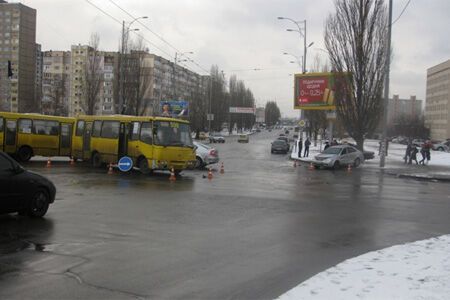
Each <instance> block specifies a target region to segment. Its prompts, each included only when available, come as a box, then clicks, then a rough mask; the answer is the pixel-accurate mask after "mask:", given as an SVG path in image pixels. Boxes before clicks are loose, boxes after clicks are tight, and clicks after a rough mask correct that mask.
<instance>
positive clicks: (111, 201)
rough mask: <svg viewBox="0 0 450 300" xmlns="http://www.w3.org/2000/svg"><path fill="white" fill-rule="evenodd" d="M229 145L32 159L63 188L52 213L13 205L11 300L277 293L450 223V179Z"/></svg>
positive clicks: (3, 250) (2, 287) (7, 246)
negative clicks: (148, 170)
mask: <svg viewBox="0 0 450 300" xmlns="http://www.w3.org/2000/svg"><path fill="white" fill-rule="evenodd" d="M276 135H277V132H272V133H268V132H262V133H258V134H257V135H255V136H252V137H251V138H250V143H249V144H238V143H237V142H236V140H235V139H234V140H233V139H229V140H227V142H226V143H225V144H215V146H216V147H217V148H218V149H219V152H220V157H221V159H222V160H223V161H224V162H225V174H223V175H221V174H219V172H214V178H213V180H211V181H209V180H208V179H205V178H203V177H204V175H206V172H205V171H189V172H184V173H183V174H184V175H183V177H182V178H181V179H179V180H177V181H176V182H174V183H170V182H169V181H168V174H155V175H153V176H144V175H140V174H139V173H138V172H133V173H131V174H118V173H116V174H114V175H107V174H106V170H104V169H99V170H94V169H92V168H90V167H88V166H83V165H77V166H75V167H70V166H68V165H67V163H54V164H53V167H52V168H50V169H46V168H45V167H44V165H45V162H30V163H28V164H26V165H25V166H26V167H27V168H29V169H31V170H34V171H37V172H39V173H41V174H44V175H46V176H48V177H49V178H50V179H51V180H52V181H53V182H54V183H55V185H56V186H57V189H58V193H57V199H56V202H55V203H54V204H53V205H52V206H51V207H50V210H49V213H48V214H47V216H46V217H45V218H44V219H38V220H33V219H28V218H26V217H19V216H17V215H7V216H0V299H105V298H109V299H133V298H149V299H160V298H164V299H229V298H237V299H272V298H274V297H277V296H279V295H280V294H282V293H284V292H285V291H287V290H289V289H290V288H292V287H294V286H296V285H297V284H299V283H300V282H301V281H303V280H305V279H307V278H309V277H310V276H312V275H314V274H316V273H317V272H320V271H322V270H324V269H326V268H328V267H331V266H333V265H335V264H337V263H339V262H341V261H342V260H344V259H347V258H350V257H353V256H357V255H360V254H363V253H365V252H368V251H371V250H375V249H380V248H384V247H387V246H391V245H394V244H399V243H404V242H410V241H414V240H419V239H424V238H429V237H432V236H436V235H441V234H446V233H449V232H450V219H449V218H448V216H449V213H450V206H449V202H450V196H449V195H448V191H449V185H448V183H437V182H426V181H414V180H407V179H399V178H395V177H391V176H388V175H383V174H380V173H378V172H377V171H376V170H374V169H369V168H364V167H363V168H359V169H356V170H354V171H353V172H352V173H348V172H346V171H344V170H342V171H328V170H315V171H309V170H308V169H307V167H306V166H300V167H297V168H293V166H292V162H291V161H289V160H288V158H287V156H286V155H272V154H270V141H271V140H272V139H273V138H274V137H275V136H276Z"/></svg>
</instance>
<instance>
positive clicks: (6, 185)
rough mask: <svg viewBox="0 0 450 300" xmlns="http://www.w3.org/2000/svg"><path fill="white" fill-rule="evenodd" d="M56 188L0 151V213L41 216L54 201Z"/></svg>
mask: <svg viewBox="0 0 450 300" xmlns="http://www.w3.org/2000/svg"><path fill="white" fill-rule="evenodd" d="M55 194H56V188H55V186H54V185H53V183H52V182H51V181H50V180H48V179H47V178H45V177H43V176H41V175H39V174H36V173H33V172H30V171H27V170H25V169H24V168H23V167H22V166H21V165H19V164H18V163H17V162H16V161H15V160H14V159H12V158H11V157H10V156H9V155H8V154H6V153H4V152H1V151H0V213H2V214H7V213H14V212H18V213H19V214H22V215H28V216H30V217H37V218H39V217H43V216H44V215H45V214H46V213H47V210H48V207H49V205H50V204H51V203H53V202H54V201H55Z"/></svg>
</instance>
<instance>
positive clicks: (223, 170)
mask: <svg viewBox="0 0 450 300" xmlns="http://www.w3.org/2000/svg"><path fill="white" fill-rule="evenodd" d="M223 173H225V169H224V168H223V162H222V165H221V166H220V174H223Z"/></svg>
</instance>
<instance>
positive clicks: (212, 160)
mask: <svg viewBox="0 0 450 300" xmlns="http://www.w3.org/2000/svg"><path fill="white" fill-rule="evenodd" d="M194 145H195V146H196V149H195V156H196V163H195V168H196V169H201V168H204V167H205V166H207V165H211V164H216V163H218V162H219V151H217V150H216V149H214V148H212V147H210V146H208V145H205V144H202V143H199V142H195V141H194Z"/></svg>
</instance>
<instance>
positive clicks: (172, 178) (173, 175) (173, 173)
mask: <svg viewBox="0 0 450 300" xmlns="http://www.w3.org/2000/svg"><path fill="white" fill-rule="evenodd" d="M176 180H177V177H176V176H175V170H174V169H173V168H172V169H170V177H169V181H176Z"/></svg>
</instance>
